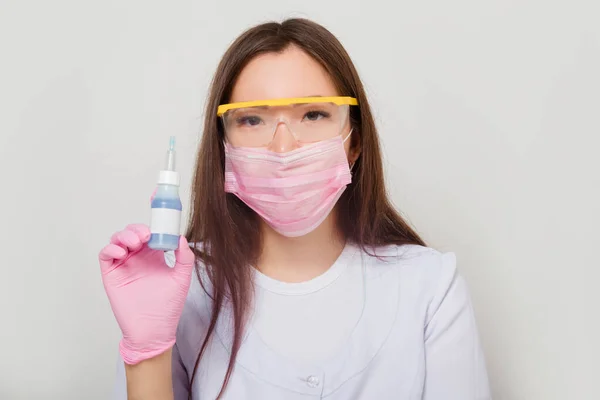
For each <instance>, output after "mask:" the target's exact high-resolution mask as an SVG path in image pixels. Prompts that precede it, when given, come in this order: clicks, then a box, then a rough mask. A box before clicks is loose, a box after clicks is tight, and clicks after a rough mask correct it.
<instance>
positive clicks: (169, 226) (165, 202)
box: [148, 136, 182, 251]
mask: <svg viewBox="0 0 600 400" xmlns="http://www.w3.org/2000/svg"><path fill="white" fill-rule="evenodd" d="M151 208H152V213H151V222H150V232H151V234H152V235H151V237H150V241H149V242H148V247H150V248H151V249H154V250H164V251H169V250H176V249H177V248H178V247H179V237H180V231H179V230H180V223H181V209H182V207H181V200H180V199H179V173H177V172H176V171H175V137H174V136H171V140H170V141H169V151H168V152H167V166H166V168H165V169H164V170H163V171H160V173H159V175H158V186H157V188H156V194H155V195H154V199H152V204H151Z"/></svg>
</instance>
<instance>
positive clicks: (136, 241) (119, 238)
mask: <svg viewBox="0 0 600 400" xmlns="http://www.w3.org/2000/svg"><path fill="white" fill-rule="evenodd" d="M110 242H111V243H113V244H116V245H119V246H121V247H125V248H126V249H127V250H129V251H137V250H139V249H140V248H141V247H142V241H141V240H140V238H139V236H138V235H137V234H136V233H135V232H134V231H131V230H129V229H125V230H123V231H120V232H117V233H115V234H114V235H113V236H112V237H111V238H110Z"/></svg>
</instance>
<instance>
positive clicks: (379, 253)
mask: <svg viewBox="0 0 600 400" xmlns="http://www.w3.org/2000/svg"><path fill="white" fill-rule="evenodd" d="M361 257H362V260H363V262H364V263H365V264H366V265H367V266H368V267H371V268H367V276H369V275H374V276H378V275H380V274H386V273H397V274H399V275H400V276H401V277H402V278H404V279H411V280H417V281H421V282H423V283H430V284H433V283H434V282H435V281H438V280H439V279H442V278H443V277H444V276H452V275H454V274H455V273H456V255H455V254H454V253H453V252H441V251H439V250H436V249H434V248H431V247H425V246H419V245H401V246H398V245H389V246H382V247H377V248H371V249H366V250H363V251H361Z"/></svg>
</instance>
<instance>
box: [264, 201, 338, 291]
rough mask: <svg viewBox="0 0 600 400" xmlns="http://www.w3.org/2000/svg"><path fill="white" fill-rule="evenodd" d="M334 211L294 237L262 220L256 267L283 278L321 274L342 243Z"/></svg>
mask: <svg viewBox="0 0 600 400" xmlns="http://www.w3.org/2000/svg"><path fill="white" fill-rule="evenodd" d="M334 214H335V213H334V212H332V213H331V214H329V216H328V217H327V218H326V219H325V221H323V222H322V223H321V225H319V226H318V227H317V229H315V230H314V231H312V232H310V233H308V234H306V235H304V236H301V237H295V238H288V237H285V236H282V235H280V234H279V233H277V232H275V231H274V230H273V229H272V228H271V227H270V226H268V225H267V224H266V223H264V222H263V224H262V231H263V232H262V234H263V235H262V237H263V245H262V251H261V255H260V258H259V260H258V264H257V268H258V270H259V271H261V272H262V273H263V274H265V275H267V276H269V277H271V278H273V279H276V280H279V281H282V282H303V281H307V280H310V279H313V278H315V277H317V276H319V275H321V274H323V273H324V272H325V271H327V270H328V269H329V267H331V265H332V264H333V263H334V262H335V260H336V259H337V258H338V257H339V255H340V254H341V252H342V250H343V249H344V245H345V240H344V238H343V235H342V234H341V232H339V230H338V229H337V224H336V220H335V215H334Z"/></svg>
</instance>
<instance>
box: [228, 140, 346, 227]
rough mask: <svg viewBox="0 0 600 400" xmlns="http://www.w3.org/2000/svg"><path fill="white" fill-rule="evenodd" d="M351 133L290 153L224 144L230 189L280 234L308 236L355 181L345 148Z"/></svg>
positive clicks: (229, 191) (230, 191)
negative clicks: (353, 180)
mask: <svg viewBox="0 0 600 400" xmlns="http://www.w3.org/2000/svg"><path fill="white" fill-rule="evenodd" d="M351 133H352V131H350V133H349V134H348V135H347V136H346V137H345V138H344V139H342V137H341V136H336V137H335V138H333V139H327V140H323V141H320V142H316V143H312V144H309V145H306V146H303V147H300V148H298V149H295V150H292V151H289V152H286V153H277V152H274V151H270V150H267V149H265V148H250V147H233V146H231V145H230V144H228V143H225V191H226V192H228V193H233V194H235V195H236V196H237V197H238V198H239V199H240V200H242V201H243V202H244V203H246V204H247V205H248V207H250V208H251V209H253V210H254V211H255V212H256V213H257V214H258V215H260V217H261V218H262V219H264V220H265V222H266V223H268V224H269V225H270V226H271V227H272V228H273V229H274V230H275V231H277V232H278V233H280V234H281V235H283V236H288V237H296V236H302V235H306V234H307V233H309V232H311V231H313V230H314V229H315V228H317V227H318V226H319V225H320V224H321V223H322V222H323V221H324V220H325V218H327V216H328V215H329V213H330V212H331V210H332V209H333V207H334V206H335V204H336V202H337V200H338V199H339V198H340V196H341V195H342V193H343V192H344V190H345V189H346V186H347V185H348V184H350V182H351V177H352V175H351V173H350V168H349V166H348V159H347V156H346V151H345V150H344V143H345V142H346V140H347V139H348V138H349V137H350V134H351Z"/></svg>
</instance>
